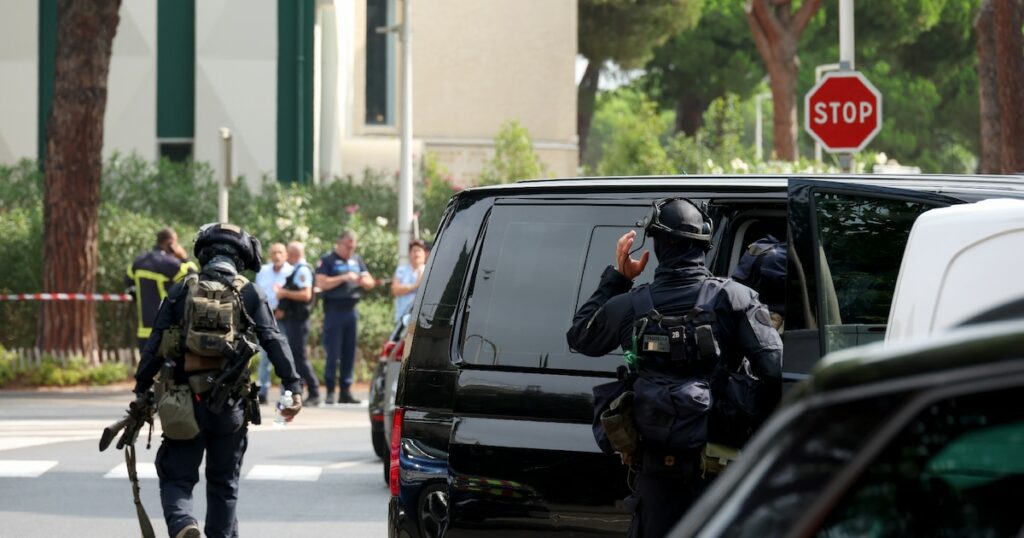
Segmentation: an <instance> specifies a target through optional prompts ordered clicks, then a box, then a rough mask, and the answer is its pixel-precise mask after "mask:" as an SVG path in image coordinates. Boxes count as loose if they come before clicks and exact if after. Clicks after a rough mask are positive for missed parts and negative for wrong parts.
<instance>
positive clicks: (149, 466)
mask: <svg viewBox="0 0 1024 538" xmlns="http://www.w3.org/2000/svg"><path fill="white" fill-rule="evenodd" d="M135 471H136V472H138V473H139V478H140V479H142V478H156V477H157V476H156V464H154V463H153V462H142V461H139V462H136V463H135ZM103 478H128V464H126V463H122V464H121V465H118V466H117V467H114V468H113V469H111V470H110V472H108V473H107V474H105V475H103Z"/></svg>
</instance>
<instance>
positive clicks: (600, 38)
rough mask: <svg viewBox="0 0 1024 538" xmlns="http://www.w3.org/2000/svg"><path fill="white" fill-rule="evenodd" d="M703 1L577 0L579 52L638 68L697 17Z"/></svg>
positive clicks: (590, 58) (695, 20) (594, 58)
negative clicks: (660, 46) (667, 40)
mask: <svg viewBox="0 0 1024 538" xmlns="http://www.w3.org/2000/svg"><path fill="white" fill-rule="evenodd" d="M703 4H704V1H703V0H579V30H578V36H579V53H580V54H581V55H583V56H584V57H585V58H587V59H588V60H590V61H597V62H603V61H605V60H611V61H613V62H615V63H617V64H619V65H621V66H623V67H627V68H630V67H639V66H641V65H643V64H644V62H645V61H646V60H647V58H648V57H649V56H650V53H651V49H652V48H653V47H655V46H657V45H659V44H661V43H662V42H664V41H665V40H666V39H668V38H669V37H670V36H672V35H673V34H675V33H676V32H678V31H679V30H681V29H683V28H687V27H690V26H692V25H694V24H695V23H696V22H697V20H698V19H699V18H700V12H701V7H702V5H703Z"/></svg>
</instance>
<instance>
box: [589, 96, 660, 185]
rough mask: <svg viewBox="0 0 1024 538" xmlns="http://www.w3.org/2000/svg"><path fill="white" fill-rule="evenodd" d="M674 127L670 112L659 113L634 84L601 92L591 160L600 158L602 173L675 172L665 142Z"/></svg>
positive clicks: (595, 115)
mask: <svg viewBox="0 0 1024 538" xmlns="http://www.w3.org/2000/svg"><path fill="white" fill-rule="evenodd" d="M670 131H671V118H670V116H669V115H668V114H661V113H659V112H658V110H657V107H656V105H655V104H654V102H652V101H651V100H650V99H648V98H647V96H646V95H644V94H642V93H640V92H638V91H636V90H634V89H631V88H620V89H619V90H616V91H612V92H604V93H601V94H599V95H598V97H597V106H596V109H595V112H594V119H593V122H592V124H591V133H592V135H591V138H590V143H589V144H588V146H587V153H588V155H589V157H590V158H589V159H587V161H590V162H593V161H596V172H597V174H599V175H610V176H618V175H623V176H626V175H650V174H671V173H675V172H676V169H675V168H674V167H673V165H672V163H671V161H670V160H669V158H668V154H667V153H666V151H665V148H664V147H663V145H662V141H663V140H664V139H667V137H668V133H669V132H670ZM598 156H599V157H598Z"/></svg>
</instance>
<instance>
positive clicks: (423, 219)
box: [420, 153, 458, 239]
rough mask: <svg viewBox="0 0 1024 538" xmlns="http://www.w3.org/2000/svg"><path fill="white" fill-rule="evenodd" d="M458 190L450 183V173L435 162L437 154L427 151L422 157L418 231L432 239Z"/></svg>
mask: <svg viewBox="0 0 1024 538" xmlns="http://www.w3.org/2000/svg"><path fill="white" fill-rule="evenodd" d="M457 192H458V189H456V188H455V187H454V186H453V185H452V178H451V175H450V174H449V173H448V170H445V169H444V167H443V166H441V165H440V164H439V163H438V162H437V155H434V154H433V153H427V154H426V155H425V156H424V158H423V193H422V196H421V197H422V203H421V204H420V208H421V209H420V233H421V234H422V235H424V236H428V237H429V238H430V239H433V238H434V237H435V236H436V235H437V226H438V224H440V223H441V216H442V215H443V214H444V210H445V208H446V207H448V201H449V200H451V198H452V196H454V195H455V193H457Z"/></svg>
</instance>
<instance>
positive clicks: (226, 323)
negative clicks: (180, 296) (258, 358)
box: [182, 275, 249, 357]
mask: <svg viewBox="0 0 1024 538" xmlns="http://www.w3.org/2000/svg"><path fill="white" fill-rule="evenodd" d="M248 283H249V281H248V280H247V279H246V278H245V277H244V276H242V275H235V276H234V277H233V279H232V280H231V281H230V284H229V283H226V282H224V281H221V280H217V279H212V278H206V279H200V278H199V275H190V276H188V277H187V278H186V279H185V286H186V288H187V289H188V292H187V294H186V296H185V317H184V324H183V325H182V332H184V333H185V348H186V350H187V351H189V352H191V353H194V354H195V355H198V356H200V357H230V356H231V355H232V353H233V351H234V349H235V347H236V345H237V344H238V341H239V339H240V338H241V336H242V333H243V331H244V329H243V327H244V326H243V323H242V320H243V317H244V316H245V314H244V313H243V308H244V307H243V305H242V288H244V287H245V286H246V285H247V284H248Z"/></svg>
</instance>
